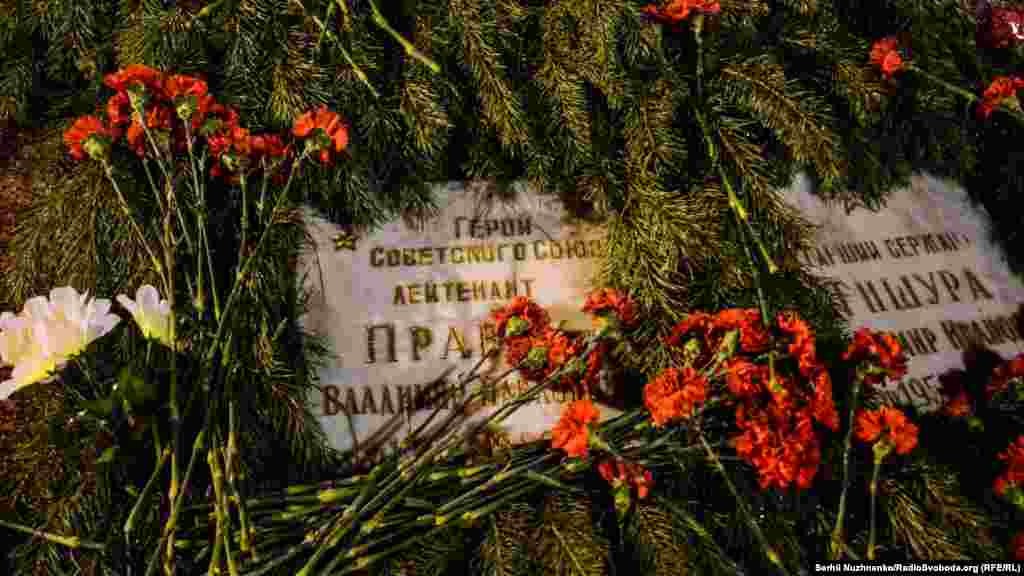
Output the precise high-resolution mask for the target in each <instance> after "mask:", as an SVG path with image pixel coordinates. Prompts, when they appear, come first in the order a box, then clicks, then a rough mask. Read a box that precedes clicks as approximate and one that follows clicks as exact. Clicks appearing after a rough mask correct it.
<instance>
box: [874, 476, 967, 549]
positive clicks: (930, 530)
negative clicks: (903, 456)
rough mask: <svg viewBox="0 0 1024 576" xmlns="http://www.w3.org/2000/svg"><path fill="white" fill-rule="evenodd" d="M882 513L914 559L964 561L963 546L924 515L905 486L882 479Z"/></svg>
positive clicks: (922, 509)
mask: <svg viewBox="0 0 1024 576" xmlns="http://www.w3.org/2000/svg"><path fill="white" fill-rule="evenodd" d="M884 484H885V486H886V488H887V489H886V492H887V494H886V496H887V497H886V498H885V501H886V504H888V506H887V507H886V513H887V516H888V518H889V523H890V525H891V526H892V530H893V535H894V536H895V538H896V541H897V542H900V543H902V544H906V545H908V546H910V549H911V551H913V554H914V557H915V558H921V559H926V560H938V559H942V560H967V559H968V557H967V556H966V555H965V554H964V551H963V549H962V548H961V547H960V546H958V545H957V543H956V542H955V541H954V540H953V539H952V538H951V537H950V536H951V535H950V534H949V533H948V532H947V531H946V530H944V529H943V528H944V527H943V526H940V525H936V524H935V523H934V522H932V521H931V519H930V518H929V517H928V513H927V511H926V510H925V508H924V506H923V505H922V504H921V502H920V501H919V500H918V499H917V498H915V497H914V496H913V495H912V494H911V493H910V491H909V490H908V488H907V487H906V486H903V485H900V484H897V483H895V482H893V481H892V480H886V482H885V483H884Z"/></svg>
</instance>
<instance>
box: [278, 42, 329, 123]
mask: <svg viewBox="0 0 1024 576" xmlns="http://www.w3.org/2000/svg"><path fill="white" fill-rule="evenodd" d="M314 48H315V41H314V37H313V36H312V35H311V34H309V33H308V32H306V31H304V30H301V29H299V28H294V27H293V28H291V29H289V30H288V36H287V42H286V45H285V46H284V49H283V50H282V52H281V55H280V57H279V61H278V62H277V63H275V64H274V65H273V67H272V72H271V79H272V80H271V82H272V88H271V89H270V95H269V101H268V102H267V103H266V104H265V105H266V115H267V118H266V121H267V122H268V123H269V124H270V125H272V126H281V125H288V124H290V123H291V122H292V120H294V119H295V118H297V117H298V116H300V115H301V114H302V113H303V112H305V111H306V110H308V109H310V108H312V107H314V105H315V104H319V103H322V102H326V101H327V100H328V98H329V94H328V92H327V90H326V81H327V74H326V73H325V71H324V69H323V67H322V66H320V65H319V64H318V63H317V62H316V58H314V57H313V52H314Z"/></svg>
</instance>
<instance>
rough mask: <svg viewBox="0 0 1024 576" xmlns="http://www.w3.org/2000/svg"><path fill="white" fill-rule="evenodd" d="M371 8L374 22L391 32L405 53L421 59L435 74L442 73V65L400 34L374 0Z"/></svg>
mask: <svg viewBox="0 0 1024 576" xmlns="http://www.w3.org/2000/svg"><path fill="white" fill-rule="evenodd" d="M370 9H371V10H373V22H374V24H376V25H377V26H380V27H381V29H382V30H384V31H385V32H387V33H388V34H390V35H391V37H392V38H394V39H395V41H396V42H398V43H399V44H401V45H402V49H403V50H405V53H406V54H407V55H408V56H409V57H411V58H413V59H415V60H419V61H420V62H421V63H422V64H423V65H424V66H426V67H427V68H430V71H431V72H433V73H434V74H440V73H441V67H440V66H438V64H437V62H434V61H433V60H431V59H430V57H429V56H427V55H426V54H424V53H422V52H420V51H419V50H418V49H417V48H416V46H414V45H413V44H412V42H409V41H408V40H406V39H405V37H403V36H402V35H401V34H399V33H398V31H396V30H395V29H394V28H392V27H391V25H390V24H388V21H387V20H385V19H384V15H383V14H381V13H380V10H379V9H378V8H377V3H376V2H374V1H373V0H370Z"/></svg>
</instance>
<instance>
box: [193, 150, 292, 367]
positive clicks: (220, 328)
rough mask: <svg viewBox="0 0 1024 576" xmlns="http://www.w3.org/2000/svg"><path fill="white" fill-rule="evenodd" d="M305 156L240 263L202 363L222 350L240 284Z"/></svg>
mask: <svg viewBox="0 0 1024 576" xmlns="http://www.w3.org/2000/svg"><path fill="white" fill-rule="evenodd" d="M306 155H307V153H305V152H304V153H303V154H302V156H300V157H299V158H297V159H296V161H295V163H294V164H292V170H291V173H290V174H289V175H288V182H287V183H285V185H284V188H282V189H281V190H279V191H278V193H277V199H276V201H275V202H274V208H273V210H272V211H271V213H270V214H271V216H270V222H268V223H267V225H266V226H265V227H264V228H263V232H262V233H261V234H260V239H259V241H258V242H257V243H256V247H255V248H253V250H252V252H250V253H249V255H248V256H247V257H246V259H245V262H244V263H242V266H241V269H240V270H239V271H238V274H237V275H236V277H235V284H234V286H232V287H231V293H230V294H228V300H227V302H226V303H225V304H224V313H223V314H222V315H221V317H220V321H219V322H217V333H216V334H215V335H214V337H213V342H214V345H212V346H210V347H209V348H208V349H207V352H206V357H205V358H204V359H203V360H204V362H209V361H210V360H211V359H212V358H213V355H214V354H215V353H216V352H217V350H218V349H220V348H223V344H221V345H218V344H217V343H219V342H221V338H222V337H223V336H224V330H225V329H226V328H227V322H226V320H227V318H228V314H229V313H230V312H231V308H232V307H233V306H234V304H235V300H236V299H237V298H238V295H239V293H240V292H241V288H242V284H243V283H244V282H245V279H246V278H247V277H248V275H249V270H250V268H252V265H253V261H254V260H255V259H256V256H257V255H259V253H260V249H261V248H262V247H263V245H264V243H265V242H266V241H267V237H269V236H270V229H271V228H273V223H274V215H275V214H277V211H278V209H280V207H281V204H282V203H283V202H284V199H285V198H287V196H288V190H289V189H290V188H291V186H292V182H293V181H294V180H295V172H296V171H297V170H298V167H299V164H301V162H302V160H304V159H305V157H306Z"/></svg>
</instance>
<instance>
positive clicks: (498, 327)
mask: <svg viewBox="0 0 1024 576" xmlns="http://www.w3.org/2000/svg"><path fill="white" fill-rule="evenodd" d="M491 317H492V318H493V319H494V324H495V333H496V334H497V335H498V337H499V338H507V337H509V336H520V335H522V334H526V333H534V334H540V333H543V332H544V330H546V329H547V327H548V324H550V323H551V318H550V317H549V316H548V312H547V310H545V309H543V308H541V307H540V306H538V305H537V304H536V303H535V302H534V301H533V300H530V299H529V298H527V297H525V296H516V297H515V298H513V299H512V301H511V302H509V303H508V305H506V306H504V307H503V308H499V309H497V310H495V311H493V312H492V313H491ZM510 323H511V324H510Z"/></svg>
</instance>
